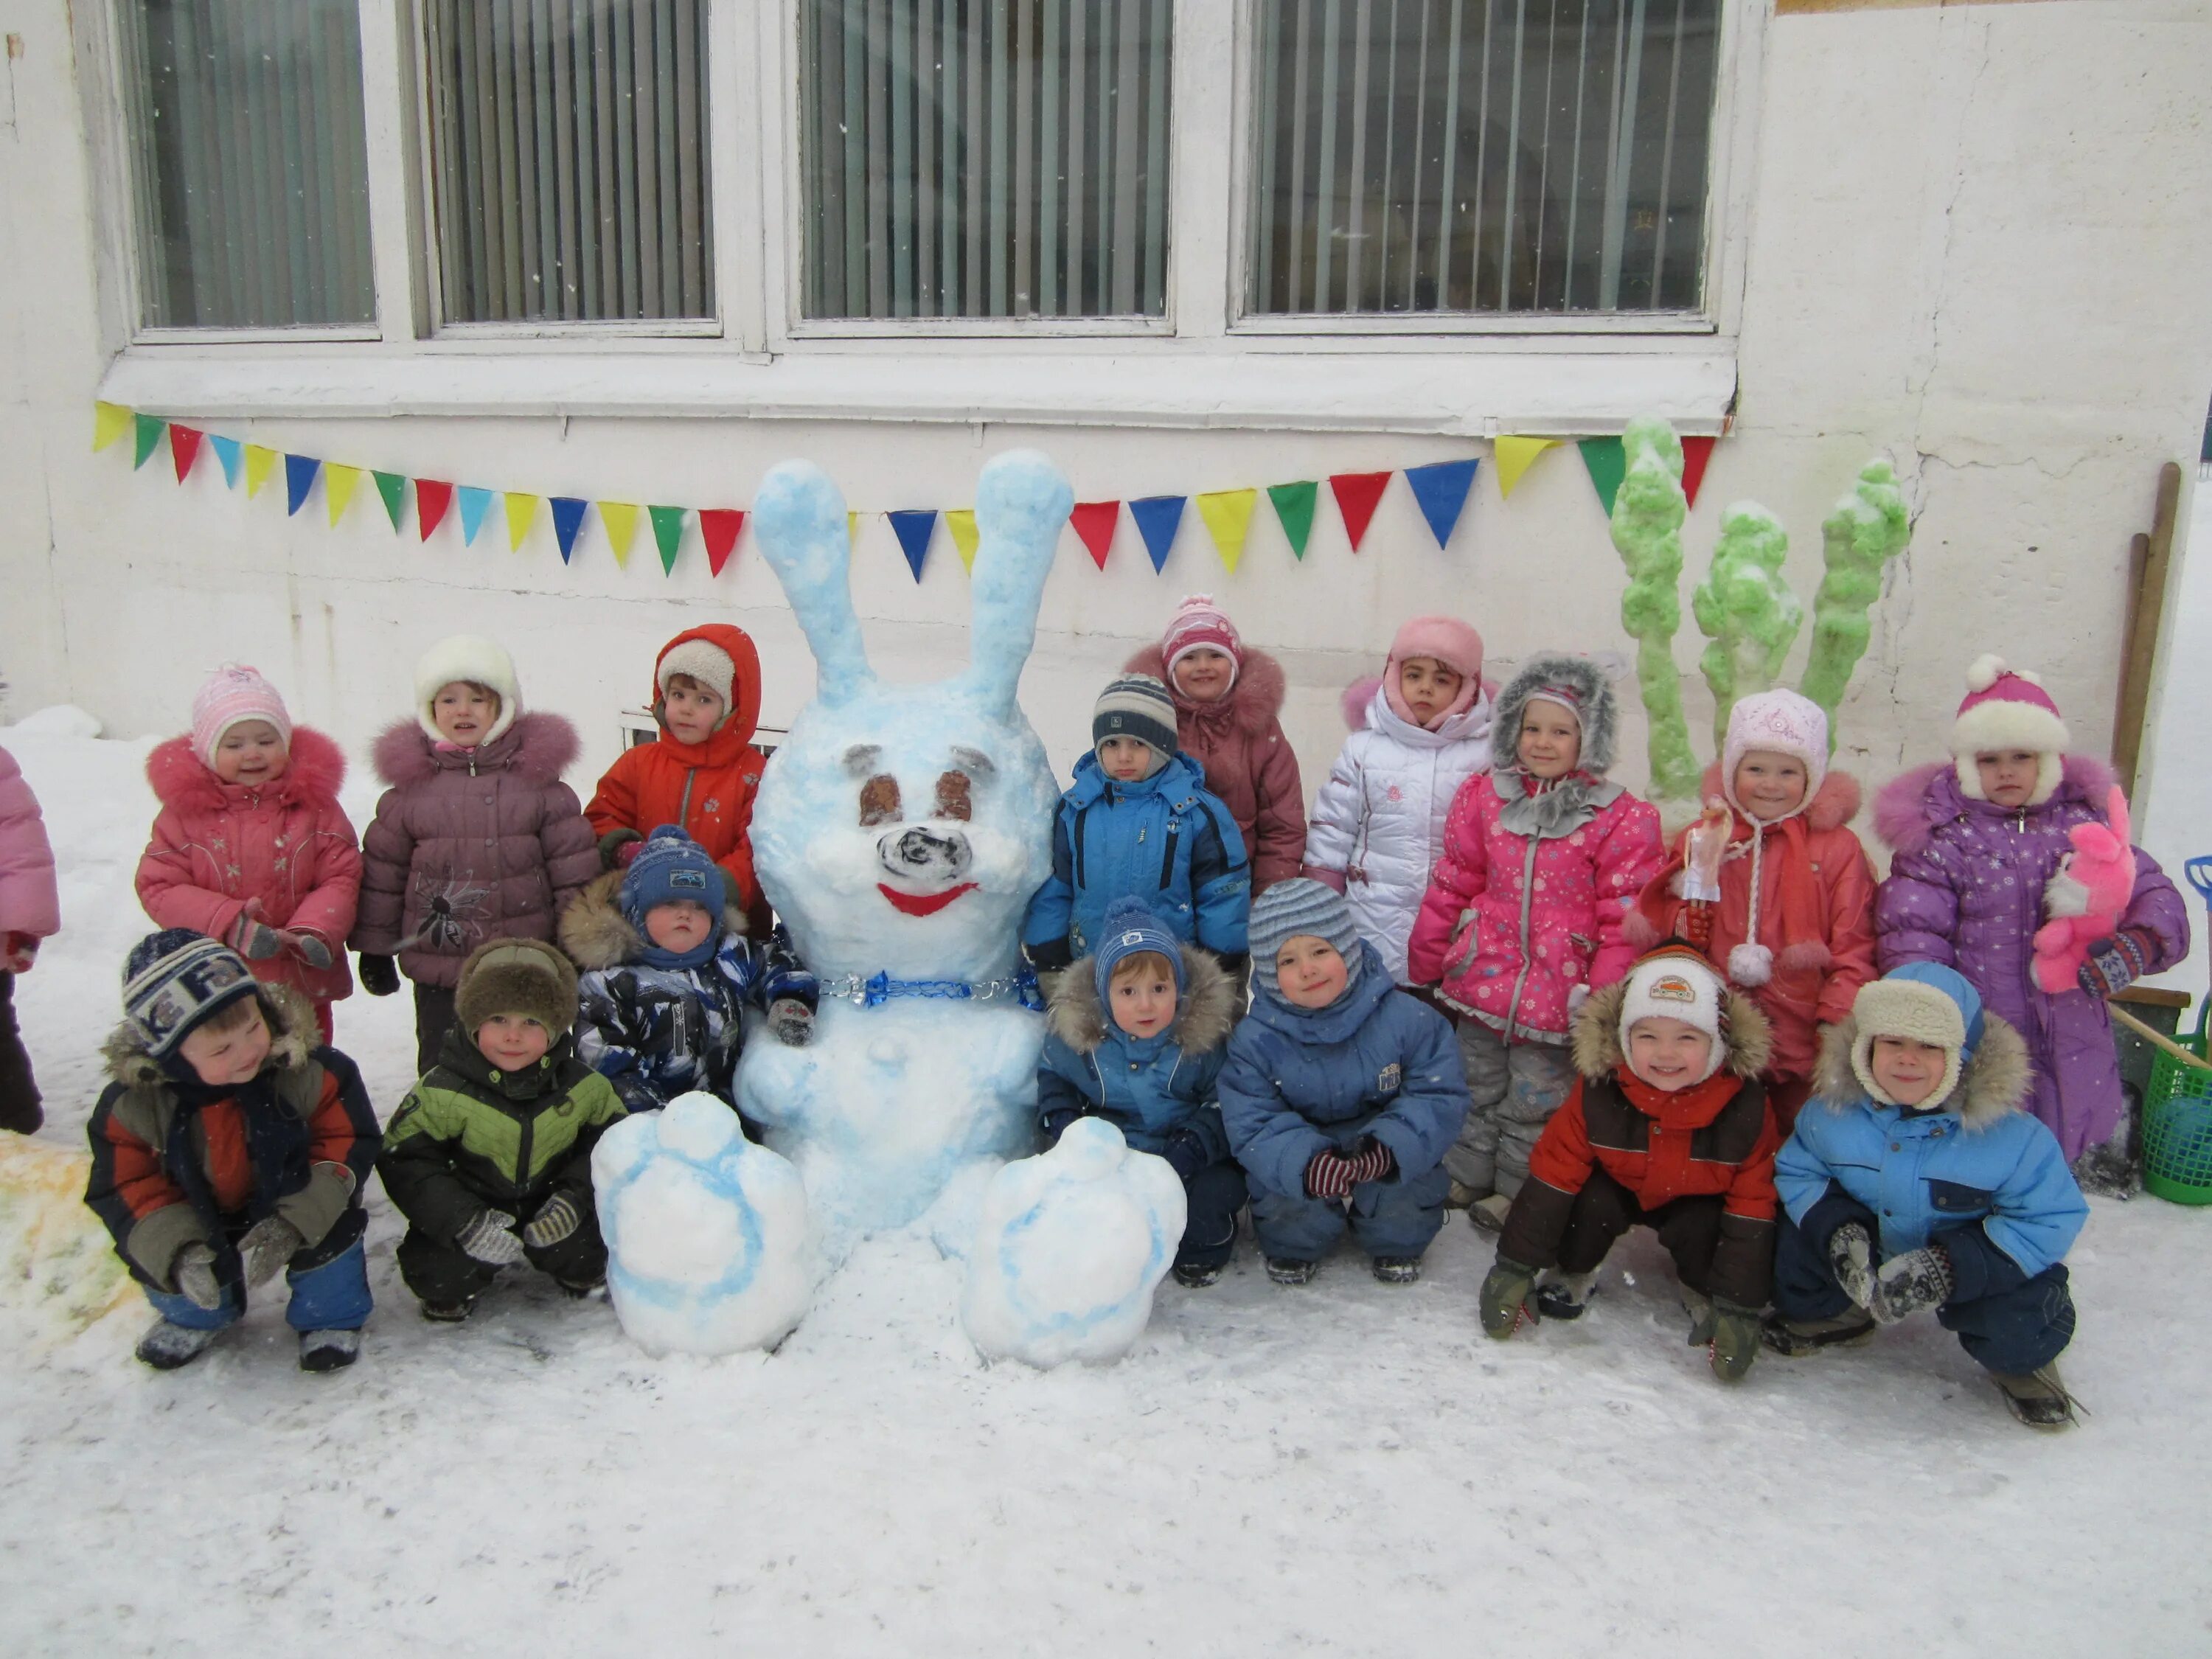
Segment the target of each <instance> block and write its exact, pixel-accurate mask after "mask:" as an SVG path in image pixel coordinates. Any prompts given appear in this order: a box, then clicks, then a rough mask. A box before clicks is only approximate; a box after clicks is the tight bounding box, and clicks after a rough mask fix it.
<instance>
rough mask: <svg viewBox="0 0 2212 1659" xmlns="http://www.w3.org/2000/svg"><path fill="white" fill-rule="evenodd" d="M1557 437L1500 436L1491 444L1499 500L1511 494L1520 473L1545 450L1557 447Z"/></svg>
mask: <svg viewBox="0 0 2212 1659" xmlns="http://www.w3.org/2000/svg"><path fill="white" fill-rule="evenodd" d="M1558 444H1559V440H1558V439H1557V438H1500V439H1498V441H1497V442H1496V443H1494V444H1493V445H1492V446H1491V449H1492V453H1493V454H1495V455H1496V456H1497V458H1498V499H1499V500H1501V501H1504V500H1507V499H1509V498H1510V497H1511V495H1512V494H1513V486H1514V485H1516V484H1517V483H1520V482H1521V475H1522V473H1524V472H1526V471H1528V469H1529V468H1530V467H1532V466H1534V465H1535V464H1536V458H1537V457H1538V456H1539V455H1541V454H1542V453H1544V452H1545V451H1546V450H1547V449H1552V448H1555V447H1557V446H1558Z"/></svg>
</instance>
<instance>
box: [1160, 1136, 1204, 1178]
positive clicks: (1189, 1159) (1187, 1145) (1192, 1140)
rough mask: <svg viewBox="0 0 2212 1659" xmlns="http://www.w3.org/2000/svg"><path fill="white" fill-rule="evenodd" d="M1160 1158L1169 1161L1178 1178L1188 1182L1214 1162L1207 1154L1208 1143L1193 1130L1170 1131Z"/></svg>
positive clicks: (1169, 1165) (1161, 1149)
mask: <svg viewBox="0 0 2212 1659" xmlns="http://www.w3.org/2000/svg"><path fill="white" fill-rule="evenodd" d="M1160 1156H1161V1157H1162V1158H1165V1159H1167V1161H1168V1168H1170V1170H1174V1171H1175V1172H1176V1177H1177V1178H1178V1179H1180V1180H1182V1181H1186V1182H1187V1181H1188V1180H1189V1179H1190V1178H1191V1177H1192V1176H1194V1175H1196V1174H1197V1173H1198V1172H1199V1171H1200V1170H1203V1169H1204V1168H1205V1167H1206V1165H1207V1164H1211V1163H1212V1162H1213V1159H1212V1158H1211V1157H1209V1156H1208V1155H1207V1153H1206V1142H1205V1141H1204V1140H1203V1139H1200V1137H1199V1135H1198V1133H1197V1132H1196V1131H1195V1130H1191V1129H1170V1131H1169V1132H1168V1138H1167V1144H1166V1145H1165V1146H1162V1147H1161V1148H1160Z"/></svg>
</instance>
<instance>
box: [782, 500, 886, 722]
mask: <svg viewBox="0 0 2212 1659" xmlns="http://www.w3.org/2000/svg"><path fill="white" fill-rule="evenodd" d="M753 538H754V540H755V542H756V543H757V544H758V546H759V548H760V550H761V555H762V556H763V558H765V559H767V561H768V562H769V568H770V569H772V570H774V571H775V579H776V580H778V581H780V582H781V583H782V584H783V593H784V597H785V598H786V599H789V600H790V601H791V608H792V610H793V611H794V612H795V613H796V614H797V615H798V617H799V626H800V627H801V628H803V629H805V630H806V643H807V644H808V645H809V646H810V647H812V649H813V652H814V667H815V680H816V684H817V691H816V695H817V696H819V697H820V698H821V700H822V701H823V702H825V703H829V704H836V703H841V702H845V701H847V700H848V698H850V697H851V696H854V694H855V693H856V692H858V691H860V690H863V689H865V688H866V687H867V686H870V685H872V684H875V678H876V677H875V671H873V670H872V669H871V668H870V667H869V666H868V653H867V647H866V645H865V644H864V643H863V642H862V641H861V639H860V615H859V613H858V612H856V611H854V609H853V587H852V574H851V567H852V542H851V539H850V536H849V532H848V530H847V527H846V520H845V498H844V497H843V496H842V495H840V494H838V492H837V486H836V484H834V483H830V482H829V475H828V474H827V473H825V472H824V471H822V469H821V468H820V467H818V466H816V465H814V464H813V463H812V462H811V461H785V462H783V463H782V464H781V465H778V466H776V467H775V468H773V469H771V470H770V471H769V475H768V477H765V478H763V479H762V480H761V484H760V488H759V489H757V491H755V492H754V495H753Z"/></svg>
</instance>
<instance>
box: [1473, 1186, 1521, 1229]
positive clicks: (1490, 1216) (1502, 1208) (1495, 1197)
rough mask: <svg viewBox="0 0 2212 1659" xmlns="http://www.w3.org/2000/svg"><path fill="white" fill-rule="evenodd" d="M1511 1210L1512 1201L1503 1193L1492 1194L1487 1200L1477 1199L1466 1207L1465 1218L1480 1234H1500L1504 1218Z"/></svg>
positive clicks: (1503, 1225) (1503, 1226)
mask: <svg viewBox="0 0 2212 1659" xmlns="http://www.w3.org/2000/svg"><path fill="white" fill-rule="evenodd" d="M1512 1208H1513V1200H1511V1199H1510V1198H1508V1197H1506V1196H1505V1194H1503V1193H1492V1194H1491V1195H1490V1196H1489V1197H1487V1198H1478V1199H1477V1200H1474V1203H1472V1204H1470V1205H1468V1206H1467V1218H1468V1220H1469V1221H1471V1222H1473V1223H1474V1225H1475V1229H1476V1231H1480V1232H1486V1233H1502V1232H1504V1231H1505V1218H1506V1216H1507V1214H1508V1213H1509V1212H1510V1211H1511V1210H1512Z"/></svg>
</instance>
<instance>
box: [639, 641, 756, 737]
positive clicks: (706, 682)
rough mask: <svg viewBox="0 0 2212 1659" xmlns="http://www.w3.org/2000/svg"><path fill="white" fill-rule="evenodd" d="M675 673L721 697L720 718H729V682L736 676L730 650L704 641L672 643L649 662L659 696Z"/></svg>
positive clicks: (736, 671)
mask: <svg viewBox="0 0 2212 1659" xmlns="http://www.w3.org/2000/svg"><path fill="white" fill-rule="evenodd" d="M678 674H688V675H689V676H690V678H693V679H695V680H696V681H698V682H699V684H702V685H703V686H705V687H707V688H708V690H711V691H713V692H714V695H715V696H718V697H720V699H721V700H722V708H723V718H724V719H727V718H728V717H729V710H730V708H731V702H730V685H731V683H732V681H734V680H735V679H736V678H737V677H738V669H737V665H736V664H735V663H732V661H731V660H730V653H728V652H726V651H725V650H723V649H722V647H720V646H719V645H716V644H714V643H713V642H712V641H708V640H685V641H684V642H683V643H681V644H680V645H671V646H670V647H668V649H667V650H665V651H664V652H662V653H660V660H659V662H658V663H656V664H655V665H653V683H654V684H657V685H658V686H659V688H660V695H661V696H664V697H665V696H667V695H668V682H669V681H670V680H671V679H672V678H675V677H676V676H677V675H678Z"/></svg>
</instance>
